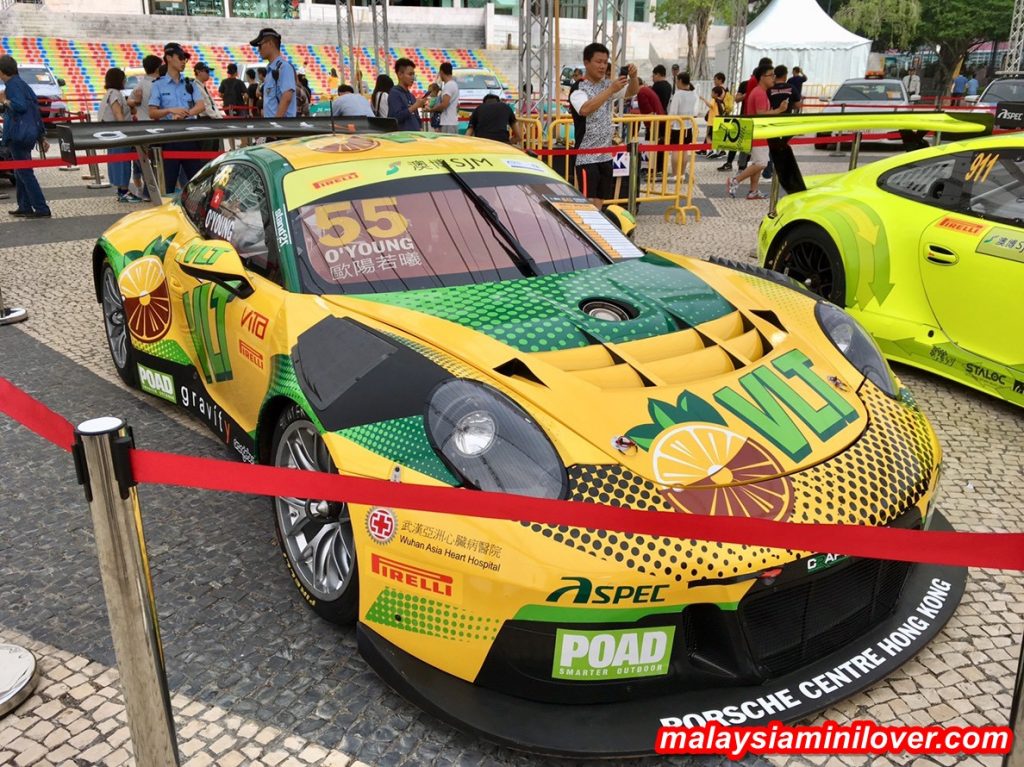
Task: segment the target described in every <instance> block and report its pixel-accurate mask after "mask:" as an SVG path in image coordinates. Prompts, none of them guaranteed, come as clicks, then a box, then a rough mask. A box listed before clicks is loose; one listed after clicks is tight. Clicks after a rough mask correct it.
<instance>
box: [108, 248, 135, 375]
mask: <svg viewBox="0 0 1024 767" xmlns="http://www.w3.org/2000/svg"><path fill="white" fill-rule="evenodd" d="M100 290H101V293H100V302H101V304H102V306H103V329H104V331H105V332H106V335H107V348H108V349H109V350H110V358H111V359H112V360H113V361H114V368H115V369H116V370H117V374H118V375H119V376H120V377H121V380H122V381H124V382H125V383H126V384H128V385H129V386H136V387H137V386H138V385H139V368H138V366H137V365H136V364H135V350H134V349H133V348H132V341H131V338H129V337H128V322H127V320H126V319H125V313H124V299H123V298H122V297H121V288H120V287H119V286H118V284H117V277H116V276H115V274H114V267H112V266H111V265H110V264H109V263H104V264H103V272H102V275H101V277H100Z"/></svg>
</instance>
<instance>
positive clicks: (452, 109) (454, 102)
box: [441, 77, 459, 125]
mask: <svg viewBox="0 0 1024 767" xmlns="http://www.w3.org/2000/svg"><path fill="white" fill-rule="evenodd" d="M445 94H447V95H448V106H447V107H445V110H444V111H443V112H441V125H458V124H459V84H458V83H457V82H455V78H454V77H453V78H452V79H451V80H449V81H448V82H446V83H442V84H441V100H442V101H444V97H445Z"/></svg>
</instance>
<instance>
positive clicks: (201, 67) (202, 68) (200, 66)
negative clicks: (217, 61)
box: [192, 61, 213, 74]
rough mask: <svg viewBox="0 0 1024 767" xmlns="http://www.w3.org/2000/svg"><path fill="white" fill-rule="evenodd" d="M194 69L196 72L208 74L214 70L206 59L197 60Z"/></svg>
mask: <svg viewBox="0 0 1024 767" xmlns="http://www.w3.org/2000/svg"><path fill="white" fill-rule="evenodd" d="M192 69H193V70H194V71H196V72H206V74H210V73H211V72H213V70H212V69H210V65H209V64H207V63H206V62H205V61H200V62H197V63H196V65H195V66H194V67H193V68H192Z"/></svg>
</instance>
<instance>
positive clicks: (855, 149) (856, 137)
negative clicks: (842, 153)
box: [850, 131, 861, 170]
mask: <svg viewBox="0 0 1024 767" xmlns="http://www.w3.org/2000/svg"><path fill="white" fill-rule="evenodd" d="M860 139H861V132H860V131H857V132H856V133H854V134H853V144H852V145H851V147H850V170H853V169H854V168H856V167H857V160H858V159H860Z"/></svg>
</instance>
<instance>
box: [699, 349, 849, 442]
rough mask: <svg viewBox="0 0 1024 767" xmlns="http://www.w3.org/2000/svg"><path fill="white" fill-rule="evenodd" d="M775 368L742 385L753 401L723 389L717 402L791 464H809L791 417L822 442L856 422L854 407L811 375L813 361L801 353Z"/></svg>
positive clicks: (755, 374)
mask: <svg viewBox="0 0 1024 767" xmlns="http://www.w3.org/2000/svg"><path fill="white" fill-rule="evenodd" d="M772 367H774V368H775V370H772V369H771V368H769V367H768V366H767V365H765V366H762V367H759V368H757V369H756V370H754V371H752V372H750V373H747V374H746V375H745V376H743V377H742V378H740V379H739V384H740V386H742V387H743V391H744V392H745V393H746V394H747V396H748V397H750V399H747V397H744V396H743V395H742V394H740V393H739V392H738V391H736V390H735V389H732V388H729V387H725V388H723V389H719V390H718V391H717V392H715V402H717V403H718V404H719V405H721V406H722V407H724V408H726V409H727V410H729V411H730V412H732V413H733V415H735V416H736V417H737V418H739V419H741V420H742V421H744V422H746V423H747V424H749V425H750V426H751V427H753V428H754V429H756V430H757V431H758V432H759V433H760V434H761V435H763V436H764V437H765V438H766V439H768V440H769V441H770V442H771V443H772V444H774V445H775V446H776V447H778V448H779V449H780V450H782V451H783V452H785V453H786V455H788V456H789V457H790V458H791V459H792V460H794V461H799V460H801V459H802V458H806V457H807V455H808V454H809V453H810V452H811V446H810V443H808V441H807V438H806V437H805V436H804V435H803V432H801V431H800V429H799V428H798V427H797V425H796V423H795V422H794V421H793V418H792V416H791V415H790V413H792V414H793V415H795V416H796V417H797V418H798V419H800V420H801V421H803V422H804V423H805V424H806V425H807V426H808V427H809V428H810V430H811V431H812V432H814V434H815V435H816V436H817V437H818V438H819V439H820V440H822V441H823V442H824V441H826V440H828V439H830V438H831V437H833V436H835V435H836V434H838V433H839V431H840V430H842V428H843V427H844V426H846V425H847V424H849V423H853V422H854V421H856V420H857V411H856V410H855V409H854V407H853V406H852V405H851V404H850V403H849V402H847V401H846V400H845V399H843V397H842V396H841V395H840V394H839V393H838V392H837V391H836V390H835V389H834V388H833V387H832V386H830V385H829V383H828V382H827V381H826V380H825V379H823V378H822V377H821V376H819V375H818V374H817V373H816V372H814V371H813V370H812V369H811V361H810V359H808V357H807V355H805V354H804V353H803V352H801V351H800V350H799V349H794V350H792V351H790V352H786V353H785V354H783V355H782V356H781V357H779V358H778V359H776V360H774V361H773V362H772ZM780 374H781V375H780ZM793 379H796V380H799V381H802V382H803V383H805V384H807V386H808V387H810V389H811V390H812V391H813V392H814V393H815V394H816V395H818V397H820V398H821V400H822V404H820V405H819V404H817V403H815V404H812V403H810V402H807V401H806V400H805V399H804V398H803V397H802V396H801V395H800V394H799V393H798V392H797V391H796V389H794V388H793V386H792V384H791V383H790V381H791V380H793ZM787 411H788V412H787Z"/></svg>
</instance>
